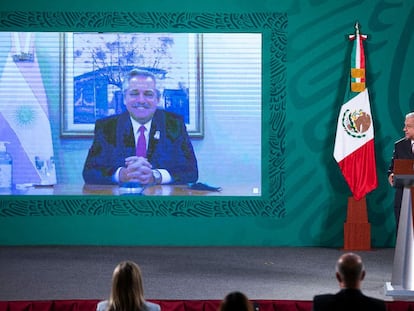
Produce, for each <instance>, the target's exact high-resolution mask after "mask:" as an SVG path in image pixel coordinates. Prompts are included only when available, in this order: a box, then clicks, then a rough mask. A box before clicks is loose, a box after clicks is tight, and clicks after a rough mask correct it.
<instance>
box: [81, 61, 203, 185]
mask: <svg viewBox="0 0 414 311" xmlns="http://www.w3.org/2000/svg"><path fill="white" fill-rule="evenodd" d="M123 95H124V104H125V106H126V109H127V111H126V112H124V113H121V114H119V115H116V116H110V117H107V118H103V119H100V120H97V121H96V123H95V136H94V140H93V143H92V146H91V148H90V149H89V152H88V156H87V159H86V161H85V165H84V168H83V178H84V180H85V183H87V184H118V183H119V184H122V183H128V182H133V183H140V184H142V185H150V184H168V183H175V184H183V183H191V182H195V181H197V179H198V167H197V159H196V157H195V154H194V150H193V146H192V144H191V141H190V138H189V136H188V133H187V130H186V127H185V124H184V121H183V119H182V117H181V116H179V115H176V114H173V113H171V112H167V111H164V110H162V109H159V108H158V103H159V99H160V92H159V91H158V90H157V88H156V78H155V76H154V75H153V74H152V73H150V72H148V71H142V70H138V69H133V70H131V71H130V72H129V74H128V75H127V77H126V79H125V81H124V82H123Z"/></svg>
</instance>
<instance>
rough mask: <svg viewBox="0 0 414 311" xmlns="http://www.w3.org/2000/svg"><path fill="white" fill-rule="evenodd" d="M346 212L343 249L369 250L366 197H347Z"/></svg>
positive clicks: (369, 228)
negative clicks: (358, 198) (357, 198)
mask: <svg viewBox="0 0 414 311" xmlns="http://www.w3.org/2000/svg"><path fill="white" fill-rule="evenodd" d="M347 212H348V214H347V219H346V223H345V224H344V250H359V251H365V250H371V224H370V223H369V222H368V213H367V204H366V199H365V197H363V198H362V199H361V200H359V201H356V200H355V199H354V197H352V196H351V197H349V198H348V211H347Z"/></svg>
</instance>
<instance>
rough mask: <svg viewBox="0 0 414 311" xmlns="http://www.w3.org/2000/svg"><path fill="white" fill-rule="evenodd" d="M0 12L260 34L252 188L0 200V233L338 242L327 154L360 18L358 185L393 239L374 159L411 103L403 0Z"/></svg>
mask: <svg viewBox="0 0 414 311" xmlns="http://www.w3.org/2000/svg"><path fill="white" fill-rule="evenodd" d="M0 11H1V12H2V13H1V15H0V16H1V21H0V30H3V31H23V30H30V31H34V30H36V31H37V30H42V31H52V30H53V31H71V30H100V31H110V30H122V31H139V30H140V29H141V28H140V29H137V28H134V29H131V25H136V24H137V23H138V24H139V25H142V28H144V29H154V30H155V29H165V30H168V31H188V29H190V30H191V29H192V30H195V31H211V32H213V31H216V32H217V31H253V32H262V33H263V34H264V40H263V41H264V52H263V54H264V55H263V57H264V58H263V81H264V86H263V94H264V96H263V98H264V99H263V109H264V111H265V112H264V116H263V119H264V121H265V124H264V126H263V141H262V142H263V154H264V164H263V183H264V188H263V198H262V199H260V200H257V199H249V198H245V199H240V198H239V199H237V198H223V199H218V198H213V199H211V198H210V199H193V200H190V201H184V198H182V199H177V198H166V199H158V198H157V199H154V200H139V199H138V200H133V199H125V198H107V199H102V198H82V197H67V198H64V197H61V198H47V197H44V198H43V197H42V198H33V197H31V198H19V199H15V198H11V197H4V198H1V197H0V200H1V201H0V244H3V245H25V244H33V245H37V244H75V245H77V244H91V245H252V246H326V247H342V246H343V224H344V222H345V220H346V206H347V199H348V197H349V195H350V192H349V190H348V187H347V185H346V184H345V182H344V180H343V177H342V175H341V173H340V171H339V169H338V167H337V165H336V163H335V161H334V159H333V156H332V153H333V144H334V137H335V130H336V119H337V117H338V113H339V108H340V105H341V104H342V100H343V97H344V93H345V88H346V78H347V73H348V70H349V47H350V44H349V42H348V40H347V35H348V34H351V33H353V32H354V28H353V27H354V24H355V22H356V21H358V22H359V23H360V25H361V32H362V33H364V34H367V35H368V40H367V41H366V43H365V53H366V57H367V86H368V89H369V92H370V100H371V109H372V114H373V118H374V127H375V146H376V158H377V172H378V182H379V187H378V188H377V189H376V190H375V191H373V192H372V193H371V194H369V195H368V196H367V205H368V215H369V221H370V223H371V237H372V246H373V247H391V246H393V245H394V237H395V233H394V226H395V224H394V216H393V209H392V202H393V190H392V189H391V188H390V187H389V185H388V184H387V178H386V170H387V166H388V163H389V159H390V157H391V154H392V148H393V142H394V141H395V140H397V139H398V138H399V137H401V136H402V134H403V133H402V124H403V120H404V115H405V114H406V113H407V112H409V111H411V110H414V109H413V107H412V106H413V105H414V102H413V96H412V82H411V81H412V79H411V76H410V75H409V74H410V72H411V71H412V70H413V62H414V61H413V58H412V57H411V58H410V57H409V56H410V55H414V51H413V49H414V41H413V38H412V33H413V32H412V29H414V18H413V12H414V1H412V0H408V1H407V0H406V1H403V0H402V1H373V0H372V1H336V0H335V1H322V0H319V1H317V0H308V1H299V0H298V1H295V0H292V1H287V0H286V1H254V2H252V1H240V0H238V1H236V0H234V1H230V0H221V1H215V0H214V1H212V0H210V1H204V2H196V1H160V0H158V1H152V2H150V3H149V2H148V3H142V2H140V3H137V2H131V1H124V0H123V1H116V2H108V3H106V4H103V2H102V1H97V0H93V1H88V2H84V1H55V2H49V1H43V0H42V1H36V2H33V1H20V2H12V3H7V4H5V3H3V4H1V5H0ZM90 12H92V13H93V12H94V13H95V14H94V15H91V14H90ZM96 13H99V14H98V15H96ZM131 14H132V15H131ZM96 16H100V17H102V18H100V19H97V18H96ZM125 16H130V17H131V16H132V17H134V16H138V17H140V18H142V19H139V20H132V21H131V20H128V21H126V20H125ZM180 21H182V24H180ZM272 23H274V24H272ZM137 206H138V207H139V208H137ZM141 207H142V208H141ZM137 210H138V212H137ZM159 210H161V211H162V212H157V211H159ZM192 210H195V211H201V210H202V211H205V213H195V214H194V213H191V211H192ZM194 215H196V216H194Z"/></svg>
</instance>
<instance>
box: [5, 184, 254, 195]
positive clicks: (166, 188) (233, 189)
mask: <svg viewBox="0 0 414 311" xmlns="http://www.w3.org/2000/svg"><path fill="white" fill-rule="evenodd" d="M140 192H141V189H134V188H122V187H119V186H117V185H86V184H85V185H84V184H80V185H74V184H70V185H63V184H57V185H53V186H27V187H19V188H18V189H16V190H13V191H12V192H8V193H7V192H3V193H0V194H4V195H125V194H127V195H133V194H137V195H139V194H140ZM142 195H145V196H260V195H261V193H260V189H259V188H253V187H251V186H241V185H233V186H230V187H223V188H222V190H221V191H200V190H193V189H191V188H189V187H188V185H155V186H150V187H146V188H144V189H142Z"/></svg>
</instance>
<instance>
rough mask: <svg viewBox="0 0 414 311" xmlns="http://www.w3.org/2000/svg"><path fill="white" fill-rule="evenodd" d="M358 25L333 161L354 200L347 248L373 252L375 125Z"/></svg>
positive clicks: (346, 232)
mask: <svg viewBox="0 0 414 311" xmlns="http://www.w3.org/2000/svg"><path fill="white" fill-rule="evenodd" d="M366 38H367V36H366V35H362V34H361V33H360V25H359V23H358V22H357V23H356V24H355V34H353V35H350V36H349V40H350V41H351V42H352V44H353V47H352V53H351V63H350V65H351V66H350V74H349V78H350V79H349V80H350V81H349V83H348V86H347V94H346V96H345V100H344V103H343V104H342V106H341V109H340V112H339V116H338V122H337V128H336V137H335V146H334V158H335V160H336V162H337V163H338V166H339V168H340V170H341V172H342V175H343V176H344V179H345V181H346V183H347V184H348V186H349V189H350V190H351V192H352V196H351V197H350V198H349V199H348V215H347V222H346V223H345V225H344V248H345V249H354V250H366V249H370V245H371V241H370V240H371V237H370V224H369V223H368V217H367V211H366V195H367V194H368V193H370V192H371V191H373V190H374V189H376V188H377V185H378V181H377V171H376V161H375V146H374V124H373V119H372V114H371V107H370V101H369V94H368V89H367V87H366V71H365V53H364V44H363V43H364V41H365V40H366Z"/></svg>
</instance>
